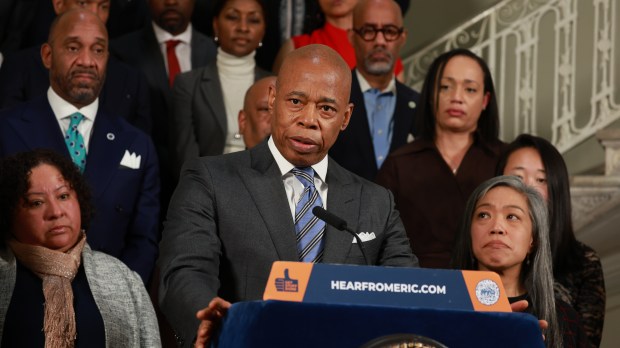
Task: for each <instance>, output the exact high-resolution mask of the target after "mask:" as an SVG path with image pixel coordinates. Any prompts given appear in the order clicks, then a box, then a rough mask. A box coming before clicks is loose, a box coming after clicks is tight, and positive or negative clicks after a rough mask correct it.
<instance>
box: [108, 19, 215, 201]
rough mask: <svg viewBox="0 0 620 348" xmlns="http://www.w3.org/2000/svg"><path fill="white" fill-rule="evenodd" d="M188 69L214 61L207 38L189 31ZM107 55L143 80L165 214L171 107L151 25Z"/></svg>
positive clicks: (170, 185)
mask: <svg viewBox="0 0 620 348" xmlns="http://www.w3.org/2000/svg"><path fill="white" fill-rule="evenodd" d="M191 46H192V56H191V61H192V69H196V68H199V67H202V66H205V65H207V64H208V63H209V62H211V61H214V60H215V55H216V53H217V49H216V47H215V44H214V43H213V40H211V39H210V38H209V37H207V36H205V35H203V34H201V33H199V32H197V31H196V30H193V31H192V43H191ZM110 52H111V53H112V54H113V55H115V56H116V57H117V58H119V59H120V60H121V61H123V62H125V63H127V64H129V65H131V66H133V67H135V68H137V69H140V71H142V73H143V75H144V76H145V77H146V79H147V82H148V86H149V92H150V93H149V94H150V100H151V107H150V109H151V112H152V117H153V132H152V133H151V134H152V136H153V142H154V143H155V147H156V148H157V153H158V155H159V163H160V166H161V167H160V174H161V178H162V187H161V189H162V203H163V204H164V206H163V207H162V208H163V210H162V211H164V212H165V209H166V205H167V203H168V200H169V197H170V196H171V195H172V191H173V189H174V186H175V184H176V181H175V175H174V171H173V169H172V168H173V165H172V151H171V142H170V140H169V138H168V134H169V133H170V132H169V130H168V124H169V120H168V115H169V112H170V107H171V105H172V100H171V88H170V84H169V82H168V72H167V71H166V65H165V63H164V57H163V56H162V53H161V50H160V48H159V44H158V43H157V38H156V37H155V32H154V31H153V25H152V24H151V22H150V21H149V22H148V23H147V24H146V25H145V26H144V28H142V29H140V30H138V31H134V32H133V33H129V34H127V35H124V36H121V37H119V38H118V39H115V40H112V41H111V42H110Z"/></svg>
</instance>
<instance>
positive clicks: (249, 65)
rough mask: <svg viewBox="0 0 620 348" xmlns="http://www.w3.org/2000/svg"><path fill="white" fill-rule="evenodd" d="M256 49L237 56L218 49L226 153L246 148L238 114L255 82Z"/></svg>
mask: <svg viewBox="0 0 620 348" xmlns="http://www.w3.org/2000/svg"><path fill="white" fill-rule="evenodd" d="M255 54H256V51H254V52H252V53H250V54H248V55H247V56H244V57H236V56H233V55H231V54H228V53H226V52H224V51H223V50H222V48H221V47H219V48H218V49H217V62H216V63H217V71H218V74H219V77H220V85H221V87H222V94H223V95H224V106H225V108H226V122H227V125H228V127H227V131H226V145H225V146H224V153H229V152H235V151H241V150H245V144H244V143H243V138H242V137H241V136H240V135H239V123H238V121H237V120H238V115H239V110H241V109H243V98H244V97H245V92H246V91H247V90H248V89H249V88H250V86H252V84H253V83H254V68H255V67H256V61H255V60H254V55H255Z"/></svg>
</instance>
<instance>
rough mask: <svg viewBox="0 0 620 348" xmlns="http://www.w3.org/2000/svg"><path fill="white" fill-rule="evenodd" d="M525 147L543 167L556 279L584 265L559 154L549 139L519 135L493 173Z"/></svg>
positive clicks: (567, 183) (566, 171) (568, 184)
mask: <svg viewBox="0 0 620 348" xmlns="http://www.w3.org/2000/svg"><path fill="white" fill-rule="evenodd" d="M526 147H531V148H533V149H535V150H536V151H538V154H539V155H540V159H541V161H542V163H543V166H544V167H545V176H546V179H547V192H548V197H549V198H548V202H547V205H548V209H549V238H550V240H551V254H552V257H553V274H554V275H555V277H556V278H558V277H561V276H564V275H566V274H568V273H569V272H573V271H576V270H579V269H581V267H582V266H583V264H584V255H583V252H580V248H579V244H578V242H577V239H576V238H575V233H574V231H573V220H572V208H571V199H570V181H569V177H568V169H567V168H566V163H564V159H563V158H562V155H561V154H560V152H559V151H558V150H557V149H556V148H555V146H553V144H551V143H550V142H549V141H547V140H545V139H543V138H540V137H536V136H533V135H529V134H521V135H519V136H518V137H517V138H516V139H515V140H514V141H513V142H512V143H510V144H508V146H507V147H506V148H505V149H504V151H503V152H502V154H501V156H500V158H499V161H498V163H497V169H496V170H495V173H496V174H497V175H503V174H504V169H506V164H507V163H508V158H510V155H511V154H512V153H513V152H515V151H517V150H519V149H522V148H526Z"/></svg>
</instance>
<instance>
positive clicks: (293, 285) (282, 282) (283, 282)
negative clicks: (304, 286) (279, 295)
mask: <svg viewBox="0 0 620 348" xmlns="http://www.w3.org/2000/svg"><path fill="white" fill-rule="evenodd" d="M275 282H276V290H277V291H278V292H298V291H299V281H298V280H297V279H291V278H290V277H289V276H288V268H285V269H284V278H276V281H275Z"/></svg>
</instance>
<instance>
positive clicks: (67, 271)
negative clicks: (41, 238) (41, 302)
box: [8, 232, 86, 347]
mask: <svg viewBox="0 0 620 348" xmlns="http://www.w3.org/2000/svg"><path fill="white" fill-rule="evenodd" d="M8 243H9V246H10V247H11V249H12V250H13V253H14V254H15V257H16V258H17V259H18V260H19V261H20V262H21V263H22V264H24V266H25V267H26V268H28V269H29V270H31V271H32V272H34V273H35V274H36V275H38V276H39V278H41V279H42V280H43V295H44V296H45V316H44V321H43V326H44V327H43V330H44V332H45V347H73V346H74V344H75V338H76V327H75V313H74V311H73V290H72V289H71V281H73V278H74V277H75V274H76V273H77V271H78V268H79V267H80V260H81V256H82V249H83V248H84V244H85V243H86V236H85V234H84V232H82V234H81V235H80V237H79V240H78V242H77V243H76V244H75V246H74V247H73V248H71V249H69V250H68V251H67V252H66V253H63V252H59V251H55V250H51V249H48V248H45V247H42V246H36V245H30V244H24V243H20V242H18V241H16V240H15V239H11V240H9V241H8Z"/></svg>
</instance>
